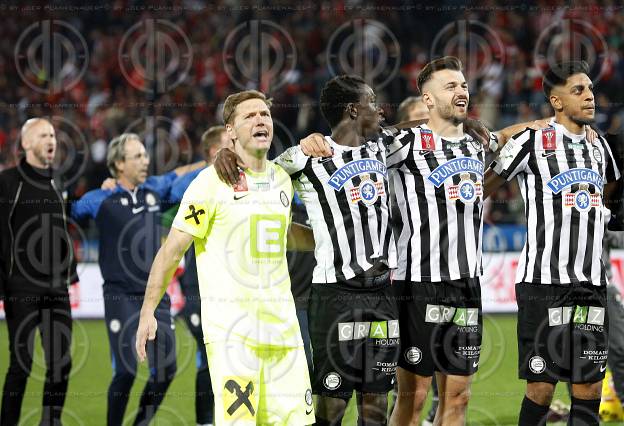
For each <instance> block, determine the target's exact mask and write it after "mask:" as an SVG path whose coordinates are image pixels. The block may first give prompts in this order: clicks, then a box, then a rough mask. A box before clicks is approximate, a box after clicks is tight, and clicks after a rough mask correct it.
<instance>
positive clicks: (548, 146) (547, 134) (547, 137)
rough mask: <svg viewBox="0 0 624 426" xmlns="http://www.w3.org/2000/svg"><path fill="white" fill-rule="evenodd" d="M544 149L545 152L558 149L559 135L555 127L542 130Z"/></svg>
mask: <svg viewBox="0 0 624 426" xmlns="http://www.w3.org/2000/svg"><path fill="white" fill-rule="evenodd" d="M542 148H544V149H545V150H553V149H557V133H556V132H555V129H554V128H553V127H549V128H547V129H544V130H542Z"/></svg>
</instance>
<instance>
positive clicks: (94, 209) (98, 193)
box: [70, 189, 112, 221]
mask: <svg viewBox="0 0 624 426" xmlns="http://www.w3.org/2000/svg"><path fill="white" fill-rule="evenodd" d="M111 194H112V191H109V190H103V189H95V190H93V191H89V192H87V193H86V194H85V195H83V196H82V197H81V198H80V199H79V200H76V201H74V202H73V203H72V206H71V213H70V214H71V217H72V219H74V220H77V221H82V220H86V219H95V217H96V216H97V213H98V210H99V209H100V206H101V205H102V202H104V200H105V199H106V198H107V197H108V196H109V195H111Z"/></svg>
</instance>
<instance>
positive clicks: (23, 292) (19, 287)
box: [0, 118, 77, 426]
mask: <svg viewBox="0 0 624 426" xmlns="http://www.w3.org/2000/svg"><path fill="white" fill-rule="evenodd" d="M21 145H22V148H23V150H24V152H25V156H24V158H22V159H21V161H20V163H19V165H18V166H16V167H13V168H10V169H7V170H4V171H3V172H1V173H0V297H4V309H5V313H6V322H7V328H8V332H9V345H8V349H9V352H10V364H9V369H8V371H7V374H6V378H5V381H4V388H3V392H2V409H1V411H0V424H1V425H2V426H4V425H17V424H18V423H19V417H20V411H21V407H22V400H23V398H24V391H25V389H26V382H27V380H28V377H29V375H30V371H31V367H32V361H33V352H34V338H35V333H36V330H37V328H39V331H40V333H41V342H42V345H43V350H44V355H45V362H46V367H47V371H46V376H45V384H44V389H43V413H42V418H41V424H45V425H49V424H61V423H60V422H61V413H62V410H63V405H64V403H65V394H66V392H67V383H68V379H69V373H70V370H71V358H70V347H71V334H72V318H71V309H70V304H69V285H70V284H72V283H74V282H75V281H77V275H76V262H75V258H74V253H73V246H72V243H71V237H70V235H69V232H68V230H67V214H68V213H67V205H66V198H67V196H66V192H64V189H63V182H62V180H61V177H60V176H59V175H58V173H57V171H56V170H54V169H53V168H52V163H53V161H54V156H55V154H56V147H57V143H56V134H55V131H54V127H53V126H52V123H50V122H49V121H48V120H47V119H45V118H32V119H30V120H28V121H26V123H24V125H23V126H22V132H21Z"/></svg>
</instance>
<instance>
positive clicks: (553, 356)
mask: <svg viewBox="0 0 624 426" xmlns="http://www.w3.org/2000/svg"><path fill="white" fill-rule="evenodd" d="M516 300H517V301H518V370H519V376H520V378H521V379H524V380H529V381H535V382H549V383H556V382H558V381H565V382H571V383H595V382H599V381H601V380H602V379H603V378H604V375H605V370H606V369H607V354H608V337H609V336H608V330H609V315H608V313H607V309H606V307H607V289H606V287H605V286H601V287H598V286H594V285H591V284H589V283H584V284H570V285H565V286H564V285H555V284H548V285H545V284H529V283H520V284H516Z"/></svg>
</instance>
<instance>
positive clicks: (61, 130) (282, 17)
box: [0, 0, 624, 223]
mask: <svg viewBox="0 0 624 426" xmlns="http://www.w3.org/2000/svg"><path fill="white" fill-rule="evenodd" d="M568 3H569V2H564V1H560V2H553V1H524V2H522V3H518V4H517V5H515V6H514V5H509V2H503V1H480V2H474V3H473V5H466V2H464V1H443V0H441V1H430V2H422V3H418V2H402V1H376V2H365V1H350V0H343V1H315V2H306V1H302V2H280V1H275V0H270V1H268V0H267V1H261V0H257V1H254V2H242V3H241V2H238V1H233V0H232V1H227V0H221V1H210V2H203V1H198V0H187V1H170V2H158V3H153V4H152V5H145V4H144V2H138V1H137V2H133V1H122V0H118V1H114V2H112V3H110V4H106V5H102V4H91V3H88V2H84V1H82V2H78V1H76V2H68V1H62V2H61V1H59V2H54V1H46V2H45V3H37V2H33V3H28V4H26V3H24V2H19V4H18V3H16V4H15V5H14V6H11V5H9V4H4V5H3V6H1V7H2V8H3V10H2V14H3V17H4V19H3V24H2V26H0V169H2V168H5V167H9V166H11V165H13V164H14V163H15V162H16V161H17V159H18V158H19V148H18V147H19V128H20V126H21V124H22V123H23V122H24V121H25V120H26V119H27V118H29V117H33V116H52V117H53V118H54V120H55V124H56V128H57V136H58V139H59V143H60V148H61V149H60V152H61V156H62V158H61V160H60V162H61V163H62V164H60V167H65V168H69V164H70V163H71V165H72V169H71V171H70V172H71V173H73V174H74V175H75V179H73V180H72V181H71V187H70V188H69V189H70V197H72V198H75V197H79V196H80V195H82V194H83V193H84V192H86V191H87V190H89V189H92V188H94V187H99V185H100V183H101V181H102V180H103V179H104V178H106V177H108V175H109V174H108V171H107V169H106V166H105V157H106V147H107V144H108V142H109V141H110V140H111V138H112V137H113V136H115V135H118V134H119V133H121V132H124V131H133V132H135V133H139V134H140V135H141V136H142V137H143V138H144V140H146V142H147V143H148V147H149V148H150V151H151V153H152V159H153V169H152V171H153V172H154V173H162V172H165V171H167V170H170V169H172V168H173V167H174V166H176V165H179V164H182V163H188V162H190V161H191V160H195V159H197V158H198V157H199V155H200V150H199V141H200V135H201V134H202V132H203V131H204V130H206V129H207V128H208V127H210V126H212V125H214V124H216V123H220V121H221V116H220V104H221V103H222V102H223V100H224V99H225V97H226V96H227V95H228V94H230V93H233V92H235V91H239V90H242V89H245V88H259V89H261V90H263V91H266V92H267V93H268V94H269V95H270V96H271V97H272V98H273V99H274V107H273V109H272V111H273V117H274V120H275V122H276V124H275V127H276V129H275V134H276V139H275V152H274V153H273V154H275V153H278V152H279V151H281V150H283V149H285V148H287V147H288V146H290V145H292V144H296V143H298V141H299V139H300V138H301V137H302V136H305V135H307V134H308V133H310V132H313V131H322V132H324V131H327V125H326V124H325V123H324V121H323V119H322V117H321V116H320V111H319V108H318V104H317V100H318V98H319V93H320V89H321V88H322V86H323V84H324V83H325V81H327V80H328V79H329V78H331V77H332V76H334V75H336V74H342V73H356V74H361V75H363V76H364V77H365V78H366V79H367V81H369V82H370V84H371V85H372V86H373V88H374V89H375V90H376V92H377V95H378V102H379V103H381V104H382V106H383V107H384V110H385V112H386V118H387V121H388V122H394V121H395V120H396V108H397V105H398V104H399V103H400V102H401V101H402V100H403V99H404V98H406V97H407V96H411V95H415V94H417V93H416V78H417V75H418V73H419V71H420V69H421V68H422V66H423V65H424V64H425V63H426V62H428V61H429V60H430V59H432V57H435V56H442V55H446V54H454V55H457V56H459V57H460V58H461V59H462V61H463V62H464V66H465V74H466V77H467V79H468V80H469V84H470V90H471V101H470V103H471V115H472V116H474V117H480V118H481V119H482V120H483V121H484V122H485V123H487V125H488V126H489V127H490V128H492V129H499V128H502V127H504V126H507V125H510V124H513V123H516V122H522V121H527V120H533V119H536V118H539V117H545V116H549V115H551V111H550V108H549V107H548V105H547V104H546V100H545V98H544V96H543V94H542V91H541V77H542V70H543V69H545V67H547V66H548V64H549V63H554V62H555V61H557V60H560V59H585V60H587V61H588V62H589V63H590V65H591V67H592V76H591V77H592V78H593V79H594V83H595V97H596V104H597V122H596V126H597V127H598V128H599V129H600V130H601V131H603V132H606V131H608V132H610V133H621V125H622V123H623V122H624V106H623V104H622V99H624V7H623V6H622V5H621V2H618V1H616V0H613V1H596V0H588V1H580V2H574V3H573V4H574V5H573V6H572V7H568V6H565V5H566V4H568ZM39 4H40V5H41V6H38V5H39ZM618 4H619V5H618ZM44 6H45V7H44ZM46 43H47V46H46ZM46 55H47V56H46ZM46 64H47V65H46ZM154 146H155V147H156V148H153V147H154ZM509 188H510V189H507V190H505V192H501V193H499V194H497V195H496V196H495V197H494V200H493V202H492V206H493V207H492V208H490V209H489V210H488V217H487V218H486V221H493V222H497V223H517V222H520V221H521V220H522V216H523V215H522V208H523V205H522V202H521V201H519V200H518V197H517V193H516V192H517V189H514V188H517V187H516V186H509ZM510 200H515V201H513V202H512V201H510Z"/></svg>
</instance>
